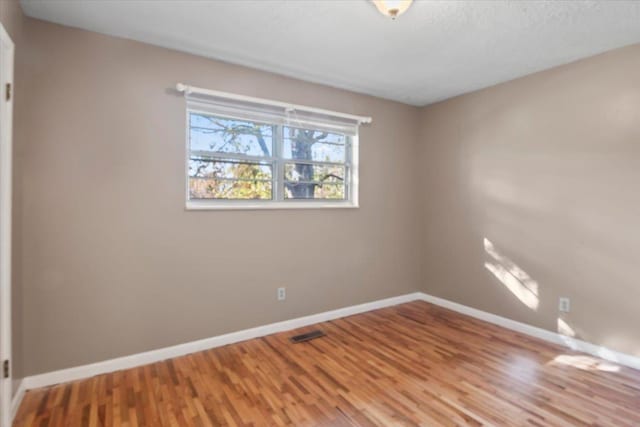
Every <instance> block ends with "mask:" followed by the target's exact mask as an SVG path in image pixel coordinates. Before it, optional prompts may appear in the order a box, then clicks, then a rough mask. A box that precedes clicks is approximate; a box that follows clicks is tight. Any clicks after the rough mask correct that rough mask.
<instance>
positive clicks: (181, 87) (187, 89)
mask: <svg viewBox="0 0 640 427" xmlns="http://www.w3.org/2000/svg"><path fill="white" fill-rule="evenodd" d="M176 89H177V90H178V92H182V93H184V94H185V95H189V94H191V93H195V94H201V95H208V96H213V97H216V98H224V99H233V100H235V101H243V102H249V103H253V104H263V105H270V106H273V107H280V108H283V109H284V110H285V111H286V112H287V113H289V112H292V111H306V112H309V113H315V114H322V115H325V116H331V117H340V118H343V119H348V120H353V121H355V122H357V123H358V124H366V123H371V121H372V119H371V117H365V116H356V115H353V114H346V113H340V112H338V111H331V110H323V109H322V108H313V107H307V106H306V105H298V104H289V103H287V102H279V101H271V100H269V99H264V98H255V97H253V96H245V95H237V94H235V93H229V92H221V91H218V90H210V89H203V88H200V87H195V86H189V85H186V84H183V83H178V84H177V85H176Z"/></svg>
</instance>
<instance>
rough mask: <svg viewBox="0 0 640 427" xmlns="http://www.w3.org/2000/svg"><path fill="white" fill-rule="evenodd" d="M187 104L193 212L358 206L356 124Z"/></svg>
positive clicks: (189, 204)
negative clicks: (202, 210) (195, 210)
mask: <svg viewBox="0 0 640 427" xmlns="http://www.w3.org/2000/svg"><path fill="white" fill-rule="evenodd" d="M251 107H253V108H249V107H248V106H246V105H244V104H243V105H240V106H238V105H236V104H235V103H233V104H231V105H230V104H229V103H225V104H224V105H220V104H218V103H210V102H203V101H202V100H190V101H188V103H187V128H188V129H187V146H188V147H187V152H188V155H187V208H191V209H218V208H220V209H225V208H232V209H233V208H252V209H255V208H289V207H292V208H296V207H298V208H300V207H304V208H313V207H356V206H357V123H356V124H354V123H345V122H344V121H333V120H327V118H326V117H322V120H321V119H319V118H316V120H314V118H315V117H314V116H310V115H309V114H303V113H299V114H298V113H295V112H294V113H293V114H291V113H289V114H284V113H280V114H278V112H277V111H275V112H274V111H273V109H264V108H261V109H258V110H256V109H255V107H254V106H251Z"/></svg>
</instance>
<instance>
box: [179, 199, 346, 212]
mask: <svg viewBox="0 0 640 427" xmlns="http://www.w3.org/2000/svg"><path fill="white" fill-rule="evenodd" d="M185 208H186V210H188V211H207V210H208V211H217V210H262V209H271V210H273V209H283V210H286V209H357V208H359V205H358V204H357V203H353V202H350V201H342V202H325V201H313V202H306V201H290V202H253V201H246V202H245V201H222V202H210V201H193V200H189V201H187V204H186V206H185Z"/></svg>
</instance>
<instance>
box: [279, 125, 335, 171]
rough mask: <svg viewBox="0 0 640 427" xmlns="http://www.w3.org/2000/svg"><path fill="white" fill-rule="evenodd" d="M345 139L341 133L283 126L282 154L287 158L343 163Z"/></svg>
mask: <svg viewBox="0 0 640 427" xmlns="http://www.w3.org/2000/svg"><path fill="white" fill-rule="evenodd" d="M345 141H346V137H345V136H344V135H341V134H337V133H329V132H325V131H319V130H312V129H298V128H292V127H288V126H285V127H284V147H283V155H284V157H285V158H287V159H296V160H313V161H316V162H334V163H344V162H345V159H346V157H345V153H346V146H345Z"/></svg>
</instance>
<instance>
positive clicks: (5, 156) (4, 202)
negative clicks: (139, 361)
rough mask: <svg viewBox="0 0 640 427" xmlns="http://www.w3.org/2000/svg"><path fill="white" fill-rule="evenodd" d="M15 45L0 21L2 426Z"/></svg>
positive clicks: (0, 420)
mask: <svg viewBox="0 0 640 427" xmlns="http://www.w3.org/2000/svg"><path fill="white" fill-rule="evenodd" d="M14 50H15V46H14V44H13V41H12V40H11V37H9V34H8V33H7V31H6V30H5V29H4V27H3V26H2V24H0V304H1V306H0V427H9V426H10V423H11V389H12V385H11V370H9V376H8V378H4V372H3V364H4V361H5V360H9V361H10V360H11V197H12V196H11V186H12V183H11V175H12V120H13V119H12V117H13V94H11V96H10V98H9V99H8V100H7V98H6V96H7V90H8V88H7V84H8V83H10V84H11V86H12V87H13V55H14Z"/></svg>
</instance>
